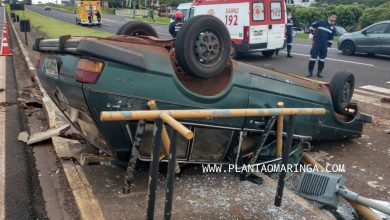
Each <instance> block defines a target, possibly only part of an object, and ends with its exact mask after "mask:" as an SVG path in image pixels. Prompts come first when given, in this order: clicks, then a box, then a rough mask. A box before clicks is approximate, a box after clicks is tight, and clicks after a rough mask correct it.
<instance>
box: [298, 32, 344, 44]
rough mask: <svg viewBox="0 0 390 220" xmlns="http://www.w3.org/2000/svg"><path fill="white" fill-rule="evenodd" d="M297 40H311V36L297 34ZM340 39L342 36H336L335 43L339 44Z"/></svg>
mask: <svg viewBox="0 0 390 220" xmlns="http://www.w3.org/2000/svg"><path fill="white" fill-rule="evenodd" d="M295 38H298V39H306V40H307V39H309V34H304V33H297V35H296V36H295ZM339 39H340V36H335V37H334V38H333V42H334V43H337V42H338V41H339Z"/></svg>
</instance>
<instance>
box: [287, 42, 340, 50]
mask: <svg viewBox="0 0 390 220" xmlns="http://www.w3.org/2000/svg"><path fill="white" fill-rule="evenodd" d="M293 45H296V46H303V47H312V45H308V44H294V43H293ZM330 49H331V50H335V49H336V48H333V47H332V48H330Z"/></svg>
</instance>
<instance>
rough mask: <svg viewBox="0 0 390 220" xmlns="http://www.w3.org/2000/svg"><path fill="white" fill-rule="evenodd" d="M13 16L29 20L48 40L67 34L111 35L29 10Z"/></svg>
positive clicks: (94, 28)
mask: <svg viewBox="0 0 390 220" xmlns="http://www.w3.org/2000/svg"><path fill="white" fill-rule="evenodd" d="M7 11H8V12H9V11H10V9H9V5H7ZM15 14H16V15H19V17H20V19H29V20H30V23H31V25H32V26H34V27H35V28H36V29H37V30H38V31H39V32H41V33H43V34H45V35H46V37H49V38H58V37H59V36H62V35H69V34H70V35H72V36H96V37H107V36H111V35H112V34H111V33H108V32H102V31H100V30H99V29H98V28H96V27H93V28H89V27H81V26H77V25H74V24H70V23H67V22H64V21H60V20H57V19H54V18H49V17H46V16H42V15H39V14H37V13H35V12H32V11H30V10H25V11H24V13H23V12H22V11H15ZM23 14H24V16H23Z"/></svg>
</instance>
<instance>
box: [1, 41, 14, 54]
mask: <svg viewBox="0 0 390 220" xmlns="http://www.w3.org/2000/svg"><path fill="white" fill-rule="evenodd" d="M0 56H12V54H11V51H10V50H9V47H8V40H7V38H3V40H1V53H0Z"/></svg>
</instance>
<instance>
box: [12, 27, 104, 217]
mask: <svg viewBox="0 0 390 220" xmlns="http://www.w3.org/2000/svg"><path fill="white" fill-rule="evenodd" d="M9 20H10V19H9ZM10 21H11V20H10ZM10 24H11V25H10V26H12V29H13V32H14V33H15V36H16V39H17V41H18V44H19V47H20V49H21V51H22V54H23V56H24V59H25V61H26V63H27V66H28V69H29V71H30V72H31V73H32V75H33V76H34V79H35V81H36V82H37V84H38V86H39V89H40V91H41V93H42V102H43V106H44V110H45V113H46V116H47V118H48V120H49V126H50V128H56V127H59V126H61V125H63V124H66V122H63V121H62V122H61V121H60V120H58V119H57V116H56V115H57V114H56V112H58V111H59V110H58V108H57V106H56V105H55V104H54V103H53V101H52V100H51V99H50V98H49V96H48V95H47V93H46V91H45V90H44V89H43V87H42V85H41V83H40V81H39V78H38V76H37V72H36V69H35V68H34V65H33V64H32V62H31V60H30V58H29V56H28V53H27V50H26V48H25V47H24V45H23V43H22V41H21V40H20V37H19V34H18V32H17V31H16V29H15V26H14V24H13V23H12V22H10ZM60 114H61V113H60ZM52 143H53V146H54V149H55V150H56V153H57V154H58V152H57V149H59V148H60V147H59V146H57V145H59V144H63V143H61V142H58V141H52ZM60 161H61V164H62V167H63V169H64V172H65V175H66V178H67V180H68V182H69V185H70V187H71V190H72V194H73V196H74V197H75V201H76V204H77V207H78V210H79V213H80V216H81V219H86V220H87V219H94V220H100V219H104V217H103V212H102V209H101V207H100V205H99V202H98V200H97V198H96V197H95V196H94V194H93V193H92V188H91V186H90V184H89V182H88V179H87V177H86V175H85V173H84V172H83V170H82V169H81V168H80V166H79V165H76V164H74V163H73V162H72V161H65V160H62V159H60Z"/></svg>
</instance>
